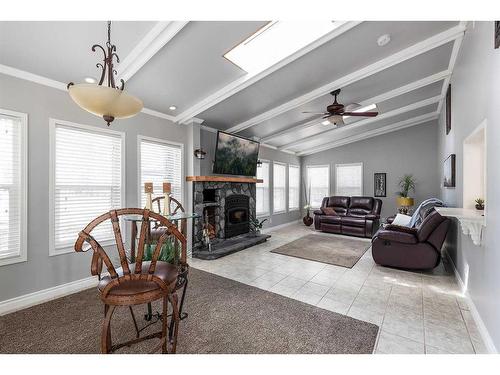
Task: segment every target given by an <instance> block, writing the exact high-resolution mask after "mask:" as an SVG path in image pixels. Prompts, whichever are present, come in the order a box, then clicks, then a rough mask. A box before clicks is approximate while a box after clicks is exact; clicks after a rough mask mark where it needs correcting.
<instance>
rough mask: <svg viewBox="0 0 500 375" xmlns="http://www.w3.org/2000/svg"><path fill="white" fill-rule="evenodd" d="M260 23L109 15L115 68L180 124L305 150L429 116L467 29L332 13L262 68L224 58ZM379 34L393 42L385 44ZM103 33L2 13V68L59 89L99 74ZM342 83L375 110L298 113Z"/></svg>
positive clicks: (344, 96)
mask: <svg viewBox="0 0 500 375" xmlns="http://www.w3.org/2000/svg"><path fill="white" fill-rule="evenodd" d="M266 23H267V22H265V21H191V22H181V21H175V22H113V26H112V41H113V42H114V43H115V44H116V45H117V48H118V54H119V55H120V58H121V63H120V64H119V65H118V74H119V76H120V77H122V78H124V79H126V80H127V84H126V87H127V89H128V90H129V91H130V92H131V93H133V94H135V95H137V96H138V97H140V98H141V99H142V100H143V101H144V106H145V110H144V111H145V112H147V113H150V114H153V115H157V116H160V117H163V118H167V119H169V120H172V121H174V122H178V123H179V124H180V126H186V125H187V126H190V125H189V124H191V123H192V122H193V119H194V121H197V122H200V121H201V120H203V125H204V126H206V127H210V128H214V129H219V130H225V131H229V132H233V133H237V134H239V135H242V136H245V137H252V138H255V139H259V140H260V141H261V142H263V143H265V144H266V145H268V146H270V147H274V148H277V149H280V150H283V151H285V152H290V153H294V154H297V155H307V154H311V153H315V152H319V151H322V150H325V149H328V148H332V147H337V146H340V145H344V144H347V143H350V142H354V141H358V140H361V139H365V138H368V137H372V136H375V135H379V134H384V133H386V132H390V131H394V130H398V129H402V128H405V127H408V126H418V125H419V124H423V123H426V122H429V121H433V120H435V119H436V118H437V116H438V114H439V112H440V110H441V107H442V103H443V99H444V96H445V94H446V89H447V86H448V83H449V79H450V75H451V73H452V71H453V66H454V63H455V60H456V56H457V53H458V50H459V48H460V43H461V41H462V38H463V34H464V32H465V29H466V23H464V22H431V21H422V22H392V21H387V22H385V21H384V22H382V21H379V22H375V21H373V22H372V21H370V22H337V25H336V26H337V27H336V28H335V29H334V30H333V31H331V32H330V33H328V34H326V35H324V36H323V37H321V38H320V39H318V40H316V41H314V42H313V43H311V44H310V45H308V46H306V47H304V48H302V49H300V50H298V51H296V52H295V53H294V54H293V55H290V56H288V57H287V58H285V59H284V60H282V61H280V62H278V63H276V64H275V65H273V66H271V67H269V68H267V69H266V70H263V71H261V72H256V73H247V72H245V71H244V70H242V69H240V68H239V67H237V66H236V65H234V64H233V63H231V62H230V61H229V60H227V59H226V58H224V57H223V55H224V54H225V53H226V52H227V51H229V50H230V49H231V48H233V47H234V46H235V45H237V44H238V43H240V42H241V41H242V40H244V39H246V38H247V37H248V36H250V35H252V34H253V33H255V32H256V31H257V30H259V29H260V28H261V27H262V26H264V25H266ZM384 34H389V35H390V36H391V41H390V43H389V44H387V45H385V46H382V47H380V46H379V45H378V44H377V38H378V37H379V36H381V35H384ZM105 36H106V24H105V22H0V51H2V52H1V53H0V64H1V65H0V73H4V74H11V75H15V76H19V77H21V78H26V77H30V78H31V79H32V80H35V81H38V82H39V83H45V84H49V85H51V86H53V87H57V88H60V89H65V85H66V83H68V82H70V81H75V82H79V81H83V79H84V78H85V77H95V78H98V77H97V76H98V71H97V69H96V68H95V64H96V62H98V60H99V59H100V58H101V56H98V55H97V54H94V53H92V52H91V50H90V47H91V46H92V45H93V44H95V43H104V40H105ZM33 75H36V76H33ZM338 88H341V89H342V92H341V95H340V97H339V99H340V102H342V103H344V104H348V103H353V102H354V103H359V104H361V105H368V104H372V103H375V104H377V106H378V111H379V116H377V117H375V118H352V117H351V118H349V119H347V120H346V126H343V127H339V128H334V127H333V126H331V125H326V126H325V125H322V124H321V119H318V117H317V116H314V115H311V114H304V113H302V112H304V111H324V109H325V108H326V106H327V105H328V104H330V103H331V102H332V97H331V95H330V94H329V93H330V92H331V91H332V90H334V89H338ZM172 105H175V106H176V110H171V109H170V107H171V106H172Z"/></svg>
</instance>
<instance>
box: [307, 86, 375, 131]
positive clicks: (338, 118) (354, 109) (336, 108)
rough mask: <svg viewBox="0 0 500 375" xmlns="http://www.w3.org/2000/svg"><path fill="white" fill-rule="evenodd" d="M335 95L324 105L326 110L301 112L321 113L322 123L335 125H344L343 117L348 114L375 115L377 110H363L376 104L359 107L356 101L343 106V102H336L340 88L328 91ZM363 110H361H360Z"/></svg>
mask: <svg viewBox="0 0 500 375" xmlns="http://www.w3.org/2000/svg"><path fill="white" fill-rule="evenodd" d="M330 94H331V95H332V96H334V97H335V100H334V101H333V103H332V104H330V105H329V106H328V107H326V112H302V113H312V114H317V115H323V116H322V117H321V118H322V119H325V121H324V122H323V124H325V123H326V125H328V124H332V125H335V126H341V125H344V117H348V116H359V117H375V116H377V115H378V112H364V110H365V109H366V110H368V109H372V108H375V109H376V108H377V106H376V105H371V106H369V107H363V108H360V107H361V105H360V104H357V103H352V104H348V105H346V106H344V105H343V104H341V103H339V102H337V96H338V95H339V94H340V89H337V90H335V91H332V92H331V93H330ZM362 111H363V112H362Z"/></svg>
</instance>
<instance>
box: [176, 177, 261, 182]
mask: <svg viewBox="0 0 500 375" xmlns="http://www.w3.org/2000/svg"><path fill="white" fill-rule="evenodd" d="M186 181H192V182H237V183H242V182H246V183H250V184H260V183H262V182H264V180H262V179H259V178H253V177H235V176H186Z"/></svg>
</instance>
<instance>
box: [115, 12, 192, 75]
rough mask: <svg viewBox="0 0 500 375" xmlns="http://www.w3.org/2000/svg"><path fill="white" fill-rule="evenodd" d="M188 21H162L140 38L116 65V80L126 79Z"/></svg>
mask: <svg viewBox="0 0 500 375" xmlns="http://www.w3.org/2000/svg"><path fill="white" fill-rule="evenodd" d="M187 24H188V21H162V22H157V23H156V25H155V26H154V27H153V28H152V29H151V30H150V31H149V32H148V33H147V34H146V36H145V37H144V38H142V39H141V41H140V42H139V43H137V45H136V46H135V47H134V48H133V49H132V51H131V52H130V53H129V54H128V55H127V56H126V57H125V58H124V59H123V60H122V62H121V63H120V64H119V65H118V66H117V72H118V73H117V77H118V80H120V79H123V80H124V81H128V80H129V79H130V78H132V76H133V75H134V74H135V73H137V72H138V71H139V70H140V69H141V68H142V67H143V66H144V65H145V64H146V63H147V62H148V61H149V60H150V59H151V58H152V57H153V56H154V55H155V54H156V53H157V52H158V51H159V50H160V49H162V48H163V47H164V46H165V45H166V44H167V43H168V42H170V41H171V40H172V39H173V37H174V36H175V35H177V33H178V32H179V31H181V30H182V28H183V27H184V26H186V25H187Z"/></svg>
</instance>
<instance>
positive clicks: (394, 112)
mask: <svg viewBox="0 0 500 375" xmlns="http://www.w3.org/2000/svg"><path fill="white" fill-rule="evenodd" d="M441 99H442V96H441V95H437V96H434V97H432V98H428V99H424V100H420V101H418V102H416V103H412V104H409V105H407V106H404V107H400V108H397V109H394V110H392V111H389V112H386V113H382V114H381V115H379V116H377V117H369V118H366V119H364V120H360V121H356V122H354V123H352V124H348V125H346V126H342V127H340V128H332V127H328V128H327V129H326V130H325V131H322V132H320V133H316V134H314V135H311V136H309V137H303V138H300V139H297V140H295V141H293V142H290V143H287V144H285V145H282V146H279V147H278V150H286V149H289V148H290V147H295V146H297V145H300V144H301V143H305V142H309V141H312V140H315V139H317V138H321V137H323V136H324V135H325V134H326V133H330V132H333V131H334V132H336V133H343V132H345V131H347V130H352V129H356V128H359V127H361V126H366V125H368V124H371V123H373V122H377V121H381V120H384V119H386V118H390V117H394V116H397V115H401V114H403V113H406V112H410V111H413V110H415V109H419V108H422V107H426V106H428V105H431V104H434V103H438V102H439V101H440V100H441Z"/></svg>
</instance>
